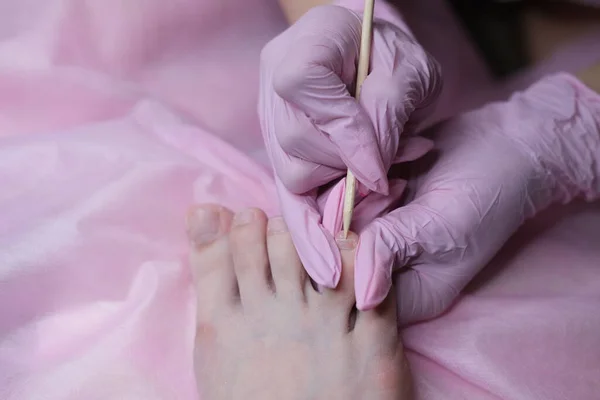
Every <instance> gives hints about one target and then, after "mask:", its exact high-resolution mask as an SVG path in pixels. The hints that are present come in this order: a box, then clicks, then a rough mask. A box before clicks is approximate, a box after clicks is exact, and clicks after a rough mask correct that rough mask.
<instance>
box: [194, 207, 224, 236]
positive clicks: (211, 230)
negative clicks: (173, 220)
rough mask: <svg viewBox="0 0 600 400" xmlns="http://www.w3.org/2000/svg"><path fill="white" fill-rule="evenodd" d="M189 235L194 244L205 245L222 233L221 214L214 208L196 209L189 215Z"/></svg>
mask: <svg viewBox="0 0 600 400" xmlns="http://www.w3.org/2000/svg"><path fill="white" fill-rule="evenodd" d="M187 225H188V235H189V238H190V240H191V241H192V243H194V244H196V245H203V244H206V243H209V242H212V241H214V240H215V239H217V237H219V234H220V233H221V213H220V212H219V209H214V208H196V209H195V210H194V211H193V212H192V213H190V214H189V215H188V221H187Z"/></svg>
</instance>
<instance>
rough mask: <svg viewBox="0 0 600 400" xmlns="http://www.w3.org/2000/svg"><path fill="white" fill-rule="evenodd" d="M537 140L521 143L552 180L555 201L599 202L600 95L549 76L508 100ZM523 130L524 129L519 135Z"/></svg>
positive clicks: (572, 79)
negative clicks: (582, 199) (579, 198)
mask: <svg viewBox="0 0 600 400" xmlns="http://www.w3.org/2000/svg"><path fill="white" fill-rule="evenodd" d="M513 102H515V103H516V104H514V105H515V106H516V107H515V109H516V110H520V111H517V112H519V113H521V116H522V118H520V120H521V121H522V122H523V123H525V124H528V123H531V122H534V119H535V122H534V123H535V124H536V125H537V128H538V129H533V130H531V132H533V133H534V135H536V136H537V137H532V136H529V137H521V138H520V139H522V140H523V144H525V145H526V146H527V147H528V150H530V151H531V154H532V155H533V156H534V158H536V161H537V162H538V163H539V164H540V166H541V168H542V169H543V170H545V171H546V172H547V173H549V175H550V176H551V177H552V179H551V181H552V185H553V191H552V192H553V195H554V200H555V201H558V202H561V203H567V202H569V201H571V200H572V199H573V198H575V197H580V196H582V197H584V198H585V199H586V200H590V201H591V200H596V199H598V198H600V95H598V94H597V93H595V92H593V91H592V90H591V89H589V88H587V87H586V86H585V85H584V84H583V83H581V82H580V81H579V80H578V79H577V78H575V77H573V76H572V75H569V74H565V73H559V74H556V75H550V76H548V77H546V78H544V79H542V80H541V81H540V82H538V83H536V84H534V85H533V86H531V87H530V88H529V89H527V90H526V91H525V92H523V93H519V94H516V95H515V96H513V97H512V98H511V103H513ZM526 128H527V126H523V130H524V131H525V130H527V129H526Z"/></svg>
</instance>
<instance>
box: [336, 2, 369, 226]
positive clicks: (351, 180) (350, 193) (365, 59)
mask: <svg viewBox="0 0 600 400" xmlns="http://www.w3.org/2000/svg"><path fill="white" fill-rule="evenodd" d="M374 7H375V0H365V11H364V14H363V22H362V34H361V38H360V53H359V55H358V71H357V73H356V94H355V96H354V97H356V100H357V101H358V100H359V98H360V89H361V87H362V84H363V82H364V81H365V79H366V77H367V75H368V74H369V61H370V59H371V41H372V39H373V37H372V36H373V9H374ZM355 195H356V178H355V177H354V174H353V173H352V171H350V170H348V174H347V176H346V191H345V193H344V208H343V218H344V219H343V220H344V238H346V237H348V232H349V231H350V224H351V223H352V214H353V213H354V198H355Z"/></svg>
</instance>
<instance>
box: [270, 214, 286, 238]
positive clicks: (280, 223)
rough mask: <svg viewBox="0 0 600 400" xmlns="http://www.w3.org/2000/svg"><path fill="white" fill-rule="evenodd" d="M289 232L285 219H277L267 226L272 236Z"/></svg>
mask: <svg viewBox="0 0 600 400" xmlns="http://www.w3.org/2000/svg"><path fill="white" fill-rule="evenodd" d="M287 231H288V227H287V224H286V223H285V220H284V219H283V217H275V218H271V219H270V220H269V223H268V224H267V233H268V234H271V235H276V234H278V233H285V232H287Z"/></svg>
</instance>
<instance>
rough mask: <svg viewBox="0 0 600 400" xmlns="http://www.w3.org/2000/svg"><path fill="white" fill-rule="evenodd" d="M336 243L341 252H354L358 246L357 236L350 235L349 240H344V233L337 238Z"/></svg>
mask: <svg viewBox="0 0 600 400" xmlns="http://www.w3.org/2000/svg"><path fill="white" fill-rule="evenodd" d="M335 241H336V242H337V245H338V247H339V248H340V250H354V249H355V248H356V245H357V244H358V240H357V238H356V235H354V234H350V235H348V237H347V238H344V233H343V232H340V234H339V235H338V236H337V237H336V238H335Z"/></svg>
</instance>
